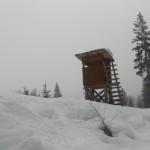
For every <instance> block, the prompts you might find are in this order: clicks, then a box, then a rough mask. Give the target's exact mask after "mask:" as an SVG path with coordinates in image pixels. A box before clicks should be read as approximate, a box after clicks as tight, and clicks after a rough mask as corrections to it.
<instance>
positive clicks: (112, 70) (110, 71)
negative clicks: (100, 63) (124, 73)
mask: <svg viewBox="0 0 150 150" xmlns="http://www.w3.org/2000/svg"><path fill="white" fill-rule="evenodd" d="M116 70H118V69H111V70H108V69H107V72H111V71H116Z"/></svg>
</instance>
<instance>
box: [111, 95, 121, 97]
mask: <svg viewBox="0 0 150 150" xmlns="http://www.w3.org/2000/svg"><path fill="white" fill-rule="evenodd" d="M119 96H120V95H112V97H119Z"/></svg>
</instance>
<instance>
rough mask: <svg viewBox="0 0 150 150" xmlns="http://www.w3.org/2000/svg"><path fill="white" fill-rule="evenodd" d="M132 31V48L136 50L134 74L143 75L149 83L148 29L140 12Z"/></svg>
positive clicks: (149, 51)
mask: <svg viewBox="0 0 150 150" xmlns="http://www.w3.org/2000/svg"><path fill="white" fill-rule="evenodd" d="M133 33H134V34H135V38H134V39H133V41H132V43H134V44H135V47H134V48H133V49H132V50H133V51H135V52H136V54H135V57H136V58H135V59H134V63H135V66H134V69H136V70H137V72H136V74H137V75H138V76H141V77H143V79H144V80H145V81H146V82H147V84H148V85H150V31H149V30H148V27H147V25H146V21H145V20H144V17H143V15H142V14H141V13H140V12H139V14H138V16H137V20H136V21H135V23H134V29H133Z"/></svg>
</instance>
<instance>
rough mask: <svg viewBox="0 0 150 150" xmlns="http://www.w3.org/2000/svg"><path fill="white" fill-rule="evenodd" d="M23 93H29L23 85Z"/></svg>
mask: <svg viewBox="0 0 150 150" xmlns="http://www.w3.org/2000/svg"><path fill="white" fill-rule="evenodd" d="M23 94H24V95H29V90H28V89H27V88H26V87H25V86H24V87H23Z"/></svg>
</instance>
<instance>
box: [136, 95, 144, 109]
mask: <svg viewBox="0 0 150 150" xmlns="http://www.w3.org/2000/svg"><path fill="white" fill-rule="evenodd" d="M137 107H138V108H143V100H142V97H141V96H138V101H137Z"/></svg>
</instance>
